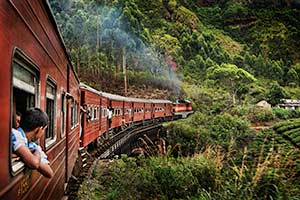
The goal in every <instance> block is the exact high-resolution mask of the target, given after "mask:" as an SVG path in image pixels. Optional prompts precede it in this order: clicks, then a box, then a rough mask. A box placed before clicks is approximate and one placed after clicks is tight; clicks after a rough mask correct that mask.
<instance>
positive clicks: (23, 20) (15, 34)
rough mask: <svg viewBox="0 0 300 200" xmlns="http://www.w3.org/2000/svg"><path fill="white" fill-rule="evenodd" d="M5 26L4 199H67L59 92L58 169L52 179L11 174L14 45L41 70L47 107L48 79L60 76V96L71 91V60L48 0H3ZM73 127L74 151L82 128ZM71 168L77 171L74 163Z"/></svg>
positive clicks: (1, 24) (0, 12)
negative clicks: (69, 72) (68, 89)
mask: <svg viewBox="0 0 300 200" xmlns="http://www.w3.org/2000/svg"><path fill="white" fill-rule="evenodd" d="M0 29H1V31H0V49H1V54H0V62H1V73H0V84H1V89H2V92H1V94H0V95H1V96H0V103H1V105H3V106H2V107H1V113H0V129H1V130H2V134H0V146H1V151H0V163H1V164H2V166H1V170H0V180H1V181H0V199H22V198H26V199H46V198H49V199H51V198H52V197H57V198H61V196H62V195H63V190H64V185H63V183H64V180H65V168H64V165H65V163H66V159H65V158H66V153H65V151H66V140H65V139H66V138H65V137H63V138H61V137H60V110H61V107H60V106H61V105H60V103H59V102H60V101H59V100H60V98H59V97H58V96H60V95H57V97H58V98H57V103H56V109H57V110H56V113H57V117H56V135H57V136H56V141H55V144H54V145H53V146H51V147H49V149H48V150H47V151H46V154H47V155H48V159H49V161H50V163H51V167H52V169H53V171H54V172H55V173H54V177H53V178H52V179H46V178H44V177H42V176H41V175H40V174H39V173H38V172H36V171H32V170H23V171H22V172H21V173H19V174H18V175H16V176H12V175H11V174H10V173H11V169H10V166H9V165H10V151H9V150H10V147H9V145H10V133H11V131H10V130H11V124H10V121H11V116H10V115H11V114H10V113H11V100H10V96H11V92H12V91H11V84H12V82H11V76H12V75H11V63H12V58H13V52H14V48H15V47H18V49H20V50H21V51H20V52H22V54H24V55H25V56H26V57H27V58H28V59H29V60H30V61H31V62H32V63H34V64H35V65H36V66H37V67H38V68H39V77H40V96H41V98H40V99H39V100H40V101H39V103H38V104H39V105H40V107H41V108H42V109H45V108H46V102H45V99H46V98H45V93H46V89H45V87H46V78H47V77H48V76H50V77H51V78H52V79H53V80H54V82H55V84H56V88H57V92H58V93H59V94H60V92H61V89H65V91H66V89H67V65H70V62H69V59H68V57H67V56H66V52H65V48H64V47H63V43H62V42H61V39H60V36H59V34H58V31H57V29H56V25H55V23H54V21H53V18H52V16H51V13H50V11H49V8H48V7H47V4H46V1H45V0H27V1H17V0H7V1H1V2H0ZM71 76H72V78H71V84H70V85H71V87H70V89H71V91H70V92H71V93H72V94H73V95H74V96H75V97H76V93H78V80H77V77H76V76H75V75H74V74H73V70H71ZM77 96H78V95H77ZM72 131H73V134H75V135H77V137H75V139H74V144H76V143H77V145H74V148H73V149H75V150H73V151H72V152H77V148H78V133H79V129H78V128H77V129H75V130H72ZM68 134H70V133H68ZM40 144H41V146H42V147H43V148H45V144H44V138H41V140H40ZM72 155H76V154H75V153H73V154H72ZM73 157H74V156H73ZM71 160H72V161H73V160H74V158H72V159H71ZM69 166H70V169H71V168H72V163H71V164H70V165H69Z"/></svg>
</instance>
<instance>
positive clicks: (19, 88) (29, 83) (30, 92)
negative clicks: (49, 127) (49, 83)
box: [11, 51, 39, 175]
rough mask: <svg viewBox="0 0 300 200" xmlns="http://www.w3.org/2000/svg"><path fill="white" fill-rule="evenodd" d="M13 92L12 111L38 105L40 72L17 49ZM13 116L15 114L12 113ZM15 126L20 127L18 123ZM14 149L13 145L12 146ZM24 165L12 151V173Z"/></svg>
mask: <svg viewBox="0 0 300 200" xmlns="http://www.w3.org/2000/svg"><path fill="white" fill-rule="evenodd" d="M12 71H13V79H12V80H13V83H12V84H13V94H12V109H11V110H12V111H13V112H14V113H15V112H16V111H18V112H20V113H24V112H25V111H26V110H27V109H29V108H31V107H37V106H38V102H39V101H38V97H39V90H38V88H39V73H38V71H37V70H36V67H35V66H34V64H33V63H32V62H30V61H29V60H28V59H27V58H26V57H25V56H23V55H21V53H19V51H16V53H15V55H14V58H13V62H12ZM11 116H14V114H13V113H12V114H11ZM11 120H12V124H15V119H14V117H12V119H11ZM13 128H18V127H16V125H14V126H13ZM12 150H13V147H12ZM23 167H24V163H23V162H21V161H20V159H19V157H17V156H16V154H14V153H13V152H12V154H11V169H12V174H13V175H15V174H17V173H18V172H20V171H21V170H22V169H23Z"/></svg>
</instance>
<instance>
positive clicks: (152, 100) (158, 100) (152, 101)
mask: <svg viewBox="0 0 300 200" xmlns="http://www.w3.org/2000/svg"><path fill="white" fill-rule="evenodd" d="M149 101H150V102H151V103H172V101H170V100H165V99H149Z"/></svg>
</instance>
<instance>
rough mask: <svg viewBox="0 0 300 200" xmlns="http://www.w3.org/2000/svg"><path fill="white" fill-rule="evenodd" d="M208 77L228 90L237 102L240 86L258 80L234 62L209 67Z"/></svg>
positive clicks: (234, 102) (233, 100)
mask: <svg viewBox="0 0 300 200" xmlns="http://www.w3.org/2000/svg"><path fill="white" fill-rule="evenodd" d="M207 78H208V79H211V80H214V81H215V83H216V84H217V85H219V86H221V87H223V88H224V89H225V90H227V91H228V92H229V93H230V94H231V97H232V103H233V105H235V104H236V95H237V92H238V91H239V90H240V88H241V87H242V86H243V87H244V86H245V85H248V84H250V83H253V82H255V81H256V79H255V78H254V76H253V75H252V74H250V73H249V72H247V71H246V70H244V69H241V68H238V67H237V66H236V65H233V64H222V65H220V66H217V67H212V68H210V69H208V73H207Z"/></svg>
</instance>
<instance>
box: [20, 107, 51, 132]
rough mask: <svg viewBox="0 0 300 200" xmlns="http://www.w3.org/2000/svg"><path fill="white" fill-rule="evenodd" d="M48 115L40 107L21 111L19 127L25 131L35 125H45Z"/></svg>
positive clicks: (30, 129) (35, 126) (33, 127)
mask: <svg viewBox="0 0 300 200" xmlns="http://www.w3.org/2000/svg"><path fill="white" fill-rule="evenodd" d="M48 122H49V118H48V115H47V114H46V113H45V112H44V111H42V110H41V109H40V108H30V109H29V110H27V111H26V112H25V113H23V115H22V118H21V121H20V127H21V128H22V129H23V130H24V131H25V132H28V131H32V130H34V129H35V128H37V127H45V126H47V125H48Z"/></svg>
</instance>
